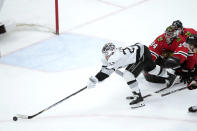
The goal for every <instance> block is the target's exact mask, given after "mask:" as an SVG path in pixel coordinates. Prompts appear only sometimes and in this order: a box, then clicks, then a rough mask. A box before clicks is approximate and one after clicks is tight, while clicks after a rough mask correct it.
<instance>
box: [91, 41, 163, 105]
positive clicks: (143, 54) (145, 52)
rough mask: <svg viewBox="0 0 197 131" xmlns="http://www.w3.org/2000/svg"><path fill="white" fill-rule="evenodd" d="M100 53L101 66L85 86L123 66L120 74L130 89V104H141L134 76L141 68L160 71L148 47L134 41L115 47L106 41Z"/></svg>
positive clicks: (141, 99)
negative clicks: (128, 44) (101, 58)
mask: <svg viewBox="0 0 197 131" xmlns="http://www.w3.org/2000/svg"><path fill="white" fill-rule="evenodd" d="M102 54H103V56H104V59H103V60H102V63H103V65H102V68H101V70H100V71H99V72H98V73H97V74H96V75H95V76H91V77H90V78H89V81H88V84H87V88H93V87H95V86H96V84H97V83H98V82H101V81H103V80H105V79H106V78H108V77H109V76H110V75H111V74H112V73H113V72H114V71H117V69H119V68H125V71H124V72H123V75H122V76H123V78H124V79H125V81H126V82H127V85H128V86H129V87H130V88H131V90H132V99H131V102H130V105H131V106H132V108H135V107H140V106H143V105H144V102H143V97H142V95H141V92H140V89H139V87H138V82H137V80H136V78H137V77H138V75H139V74H140V73H141V72H142V71H143V70H144V71H146V72H148V73H150V74H153V75H158V74H159V73H160V66H158V65H156V64H155V63H154V62H153V60H152V58H151V54H150V51H149V49H148V47H146V46H145V45H142V44H140V43H136V44H135V45H131V46H128V47H126V48H122V47H119V48H116V46H115V45H114V44H112V43H107V44H105V45H104V47H103V49H102ZM165 75H166V74H165Z"/></svg>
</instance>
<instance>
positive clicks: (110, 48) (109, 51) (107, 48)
mask: <svg viewBox="0 0 197 131" xmlns="http://www.w3.org/2000/svg"><path fill="white" fill-rule="evenodd" d="M115 49H116V46H115V45H114V44H113V43H106V44H105V45H104V46H103V49H102V53H103V55H104V56H105V58H106V59H107V60H108V59H109V57H110V56H112V55H113V54H114V52H115Z"/></svg>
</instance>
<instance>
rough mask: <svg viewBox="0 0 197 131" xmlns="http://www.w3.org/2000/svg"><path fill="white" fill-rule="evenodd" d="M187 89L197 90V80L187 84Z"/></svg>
mask: <svg viewBox="0 0 197 131" xmlns="http://www.w3.org/2000/svg"><path fill="white" fill-rule="evenodd" d="M187 88H188V89H189V90H194V89H197V80H192V81H191V82H190V83H189V84H188V86H187Z"/></svg>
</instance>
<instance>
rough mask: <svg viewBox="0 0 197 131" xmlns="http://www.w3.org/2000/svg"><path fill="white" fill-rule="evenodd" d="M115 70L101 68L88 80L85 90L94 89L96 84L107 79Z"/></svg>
mask: <svg viewBox="0 0 197 131" xmlns="http://www.w3.org/2000/svg"><path fill="white" fill-rule="evenodd" d="M114 71H115V69H108V68H107V66H102V68H101V70H100V71H99V72H98V73H97V74H96V75H95V76H91V77H90V78H89V81H88V84H87V88H94V87H95V86H96V84H97V83H98V82H101V81H103V80H105V79H106V78H108V77H109V76H110V75H111V74H112V73H113V72H114Z"/></svg>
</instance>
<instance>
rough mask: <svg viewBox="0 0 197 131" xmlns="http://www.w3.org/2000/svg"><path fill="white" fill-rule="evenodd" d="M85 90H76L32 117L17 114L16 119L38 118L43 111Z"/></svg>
mask: <svg viewBox="0 0 197 131" xmlns="http://www.w3.org/2000/svg"><path fill="white" fill-rule="evenodd" d="M86 88H87V86H86V87H84V88H82V89H80V90H78V91H76V92H74V93H73V94H71V95H69V96H67V97H65V98H64V99H62V100H60V101H58V102H56V103H54V104H53V105H51V106H49V107H47V108H45V109H44V110H42V111H40V112H38V113H36V114H34V115H31V116H26V115H20V114H18V115H17V117H18V118H22V119H32V118H34V117H36V116H38V115H39V114H41V113H43V112H45V111H47V110H49V109H51V108H52V107H54V106H56V105H58V104H60V103H61V102H63V101H65V100H66V99H68V98H70V97H72V96H74V95H76V94H78V93H79V92H81V91H83V90H85V89H86Z"/></svg>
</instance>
